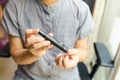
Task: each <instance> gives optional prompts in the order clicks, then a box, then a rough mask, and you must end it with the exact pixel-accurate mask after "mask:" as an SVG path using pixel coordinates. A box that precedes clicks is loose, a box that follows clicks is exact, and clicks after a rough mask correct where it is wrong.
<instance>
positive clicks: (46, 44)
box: [33, 41, 51, 49]
mask: <svg viewBox="0 0 120 80" xmlns="http://www.w3.org/2000/svg"><path fill="white" fill-rule="evenodd" d="M50 44H51V43H50V41H43V42H41V43H35V44H34V45H33V47H34V48H35V49H40V48H43V47H47V46H49V45H50Z"/></svg>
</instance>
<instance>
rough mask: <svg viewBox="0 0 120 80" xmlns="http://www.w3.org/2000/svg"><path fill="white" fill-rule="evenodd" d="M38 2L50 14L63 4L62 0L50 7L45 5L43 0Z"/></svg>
mask: <svg viewBox="0 0 120 80" xmlns="http://www.w3.org/2000/svg"><path fill="white" fill-rule="evenodd" d="M38 2H39V5H40V6H41V7H42V8H43V9H44V10H45V11H47V12H48V13H51V12H54V11H56V10H57V9H58V8H59V6H60V5H61V4H62V0H58V1H57V2H55V3H53V4H51V5H49V6H47V5H45V4H44V3H43V2H42V1H41V0H38Z"/></svg>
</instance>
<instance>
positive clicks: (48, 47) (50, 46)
mask: <svg viewBox="0 0 120 80" xmlns="http://www.w3.org/2000/svg"><path fill="white" fill-rule="evenodd" d="M53 46H54V45H52V44H51V45H49V46H47V47H45V49H46V50H47V49H51V48H53Z"/></svg>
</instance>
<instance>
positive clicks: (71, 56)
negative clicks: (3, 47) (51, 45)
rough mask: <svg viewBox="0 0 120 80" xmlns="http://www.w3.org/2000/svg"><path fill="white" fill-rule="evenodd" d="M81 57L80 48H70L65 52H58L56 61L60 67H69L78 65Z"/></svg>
mask: <svg viewBox="0 0 120 80" xmlns="http://www.w3.org/2000/svg"><path fill="white" fill-rule="evenodd" d="M79 59H80V51H79V50H78V49H69V50H68V52H67V53H65V54H62V53H60V54H58V55H57V57H56V59H55V61H56V64H57V66H58V67H61V68H65V69H69V68H73V67H74V66H76V65H77V64H78V62H79Z"/></svg>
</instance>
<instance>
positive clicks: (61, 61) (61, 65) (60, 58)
mask: <svg viewBox="0 0 120 80" xmlns="http://www.w3.org/2000/svg"><path fill="white" fill-rule="evenodd" d="M63 59H64V55H61V56H60V57H59V63H58V66H59V67H62V68H63Z"/></svg>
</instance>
